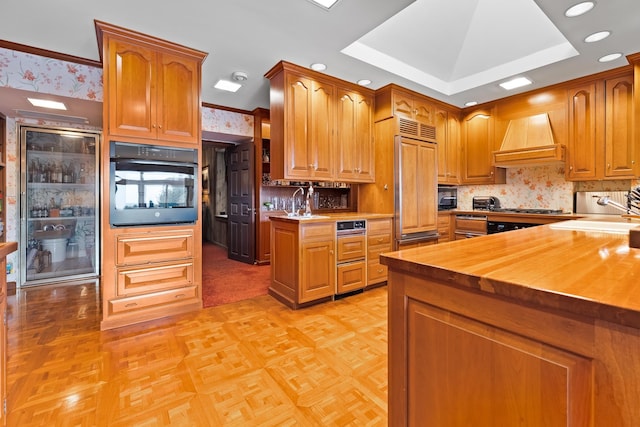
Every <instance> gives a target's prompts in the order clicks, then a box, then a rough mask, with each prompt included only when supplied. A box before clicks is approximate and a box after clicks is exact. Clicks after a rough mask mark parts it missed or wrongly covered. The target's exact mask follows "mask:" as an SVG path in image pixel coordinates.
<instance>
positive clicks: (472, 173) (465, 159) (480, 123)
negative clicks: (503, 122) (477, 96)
mask: <svg viewBox="0 0 640 427" xmlns="http://www.w3.org/2000/svg"><path fill="white" fill-rule="evenodd" d="M462 127H463V142H462V159H461V166H462V174H461V183H462V184H504V183H505V182H506V173H505V170H504V169H503V168H496V167H494V166H493V165H492V156H491V155H492V153H493V151H494V150H496V149H497V147H496V142H495V130H494V114H493V112H492V111H491V110H477V111H474V112H472V113H470V114H468V115H467V116H466V117H465V118H464V120H463V122H462Z"/></svg>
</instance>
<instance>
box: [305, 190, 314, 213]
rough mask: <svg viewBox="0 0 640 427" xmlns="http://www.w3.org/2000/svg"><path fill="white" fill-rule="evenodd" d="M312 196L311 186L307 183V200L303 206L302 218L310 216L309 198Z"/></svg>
mask: <svg viewBox="0 0 640 427" xmlns="http://www.w3.org/2000/svg"><path fill="white" fill-rule="evenodd" d="M312 195H313V186H312V185H311V183H309V188H308V189H307V200H306V201H305V204H304V216H311V215H313V214H312V213H311V200H310V199H311V196H312Z"/></svg>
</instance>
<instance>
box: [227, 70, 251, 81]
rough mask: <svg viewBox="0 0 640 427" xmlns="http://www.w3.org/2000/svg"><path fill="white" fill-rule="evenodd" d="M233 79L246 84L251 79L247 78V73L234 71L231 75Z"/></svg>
mask: <svg viewBox="0 0 640 427" xmlns="http://www.w3.org/2000/svg"><path fill="white" fill-rule="evenodd" d="M231 77H232V78H233V80H235V81H237V82H244V81H245V80H247V79H248V78H249V76H247V73H244V72H242V71H234V72H233V74H231Z"/></svg>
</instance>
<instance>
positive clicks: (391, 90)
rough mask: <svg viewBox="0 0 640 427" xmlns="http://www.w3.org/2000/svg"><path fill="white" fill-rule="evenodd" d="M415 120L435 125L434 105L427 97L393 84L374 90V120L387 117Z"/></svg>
mask: <svg viewBox="0 0 640 427" xmlns="http://www.w3.org/2000/svg"><path fill="white" fill-rule="evenodd" d="M392 116H395V117H401V118H406V119H411V120H415V121H417V122H419V123H421V124H426V125H430V126H434V125H435V122H436V120H435V105H434V103H433V102H431V101H430V100H429V99H428V98H427V97H425V96H423V95H420V94H418V93H415V92H412V91H409V90H406V89H404V88H402V87H400V86H396V85H394V84H390V85H387V86H385V87H383V88H381V89H379V90H377V91H376V114H375V120H376V121H380V120H384V119H387V118H389V117H392Z"/></svg>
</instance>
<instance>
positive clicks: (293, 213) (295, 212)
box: [285, 187, 304, 216]
mask: <svg viewBox="0 0 640 427" xmlns="http://www.w3.org/2000/svg"><path fill="white" fill-rule="evenodd" d="M298 192H301V193H302V194H303V195H304V188H303V187H298V188H296V191H294V192H293V194H292V195H291V213H289V212H287V211H285V212H287V215H288V216H296V215H299V211H298V209H297V208H296V195H297V194H298Z"/></svg>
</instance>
